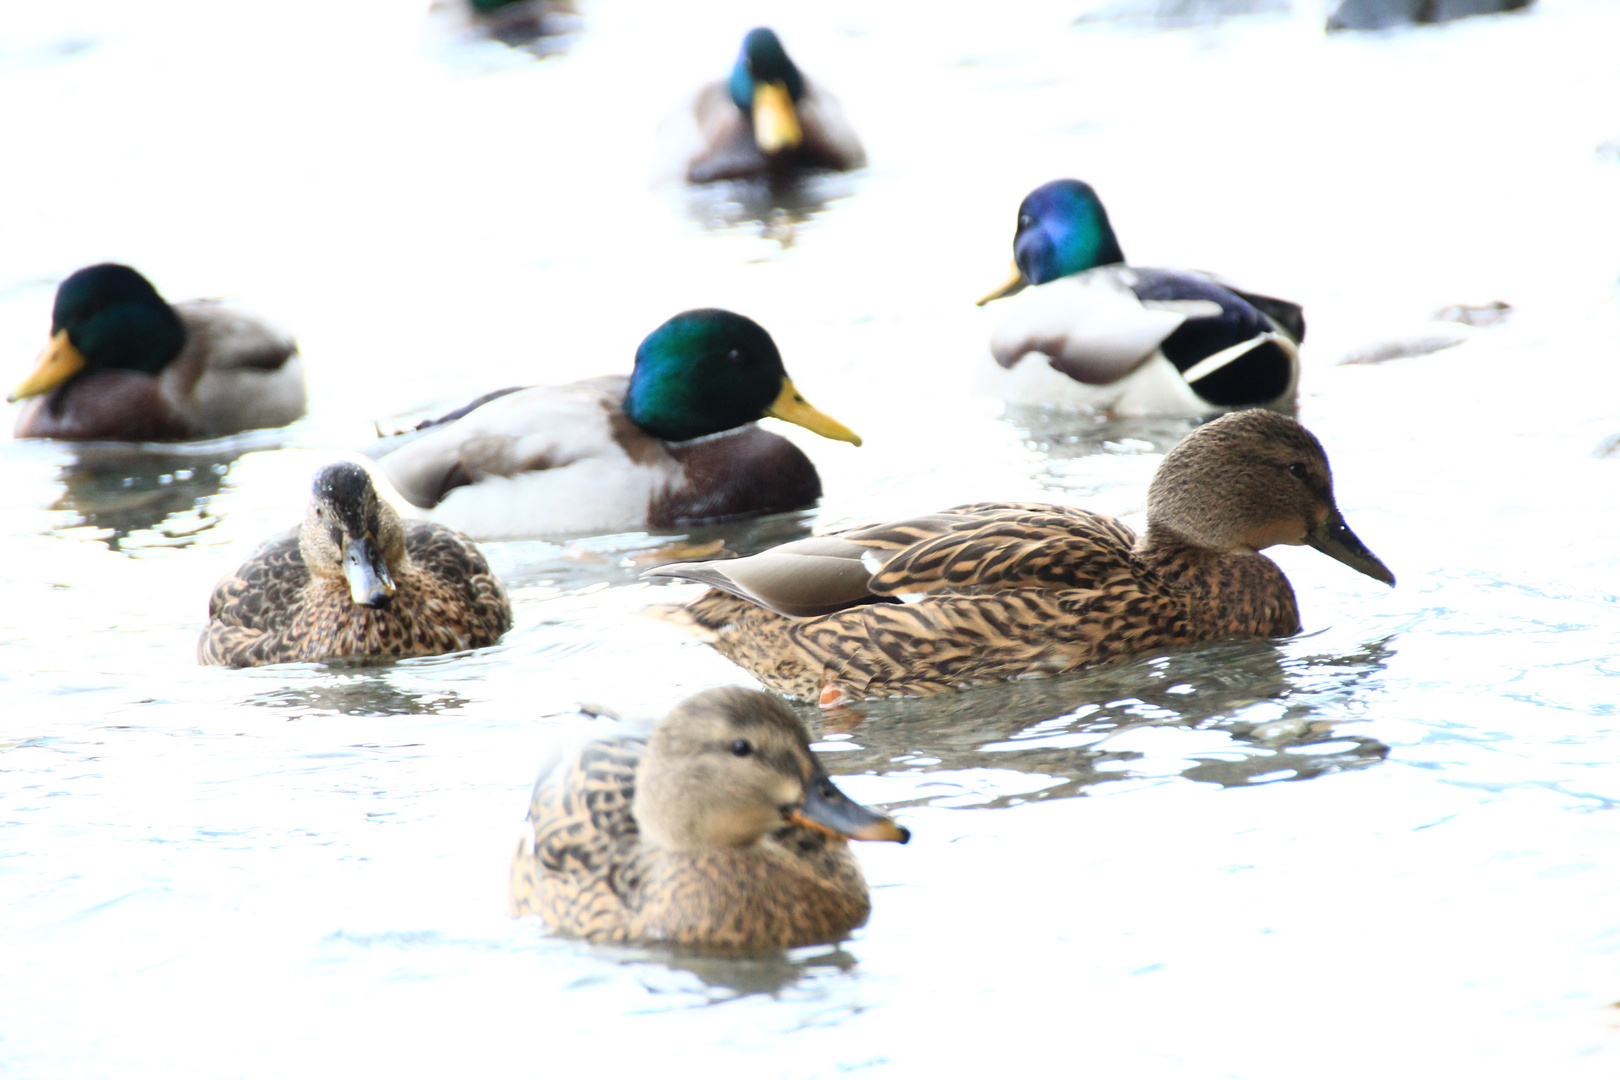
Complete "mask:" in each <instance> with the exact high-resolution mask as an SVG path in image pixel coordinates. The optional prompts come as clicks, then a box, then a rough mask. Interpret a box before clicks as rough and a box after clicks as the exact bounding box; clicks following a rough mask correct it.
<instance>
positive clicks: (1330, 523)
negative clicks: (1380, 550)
mask: <svg viewBox="0 0 1620 1080" xmlns="http://www.w3.org/2000/svg"><path fill="white" fill-rule="evenodd" d="M1305 542H1306V543H1307V544H1309V545H1310V546H1311V547H1313V548H1315V549H1316V550H1317V551H1320V552H1321V553H1322V554H1324V555H1326V556H1328V557H1329V558H1332V559H1337V560H1339V561H1340V562H1342V563H1344V565H1346V566H1348V567H1350V568H1351V569H1352V570H1359V571H1361V572H1362V573H1363V574H1366V575H1367V576H1368V577H1370V578H1372V579H1373V580H1375V581H1382V582H1383V583H1384V584H1385V585H1391V586H1393V585H1394V584H1395V575H1394V574H1392V573H1390V569H1389V567H1387V566H1385V565H1384V564H1383V562H1382V561H1381V560H1380V559H1379V558H1378V556H1376V555H1374V554H1373V553H1372V552H1371V551H1369V550H1368V549H1367V545H1366V544H1363V543H1362V542H1361V538H1360V537H1358V536H1357V535H1356V534H1355V533H1353V532H1351V531H1350V526H1348V525H1346V524H1345V523H1344V517H1343V515H1341V514H1340V513H1339V512H1338V511H1337V510H1335V511H1334V512H1333V513H1332V514H1330V515H1329V516H1328V518H1327V519H1326V520H1325V521H1323V522H1322V524H1321V525H1319V526H1317V527H1316V528H1315V529H1313V530H1312V531H1311V532H1309V533H1307V534H1306V535H1305Z"/></svg>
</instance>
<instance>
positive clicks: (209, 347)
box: [174, 300, 298, 371]
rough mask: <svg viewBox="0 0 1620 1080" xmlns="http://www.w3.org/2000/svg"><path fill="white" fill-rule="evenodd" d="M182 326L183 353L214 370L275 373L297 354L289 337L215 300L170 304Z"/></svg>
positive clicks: (293, 341) (266, 323)
mask: <svg viewBox="0 0 1620 1080" xmlns="http://www.w3.org/2000/svg"><path fill="white" fill-rule="evenodd" d="M174 310H175V312H176V314H178V315H179V316H180V321H181V322H183V323H184V324H185V327H186V350H187V352H188V353H191V354H193V355H196V356H199V357H202V358H204V361H205V363H206V366H207V367H209V368H212V369H213V370H215V371H236V370H248V371H279V370H281V368H282V366H283V365H285V364H286V363H287V361H288V360H290V359H292V358H293V357H294V356H296V355H297V353H298V342H297V341H296V340H294V338H293V336H292V335H291V334H289V333H287V332H286V331H284V330H281V329H279V328H278V327H275V326H272V325H271V324H270V323H268V322H266V321H265V320H263V319H261V318H259V317H258V316H256V315H249V314H247V313H245V312H241V311H237V310H235V309H234V308H231V307H229V306H227V305H225V304H222V303H220V302H219V301H218V300H186V301H183V302H181V303H178V304H176V305H174Z"/></svg>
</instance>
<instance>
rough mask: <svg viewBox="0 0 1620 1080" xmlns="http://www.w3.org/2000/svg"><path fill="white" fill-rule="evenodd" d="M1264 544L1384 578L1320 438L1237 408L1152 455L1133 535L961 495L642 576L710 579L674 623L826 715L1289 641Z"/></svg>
mask: <svg viewBox="0 0 1620 1080" xmlns="http://www.w3.org/2000/svg"><path fill="white" fill-rule="evenodd" d="M1275 544H1309V545H1310V546H1312V547H1314V548H1316V549H1317V550H1319V551H1321V552H1322V553H1323V554H1326V555H1328V556H1329V557H1331V558H1334V559H1337V560H1338V561H1340V562H1342V563H1344V564H1345V565H1347V566H1349V567H1351V568H1352V569H1355V570H1357V571H1359V572H1360V573H1363V574H1366V575H1367V576H1369V577H1372V578H1374V579H1375V580H1378V581H1382V582H1384V583H1385V584H1388V585H1393V584H1394V583H1395V576H1394V574H1392V573H1391V572H1390V570H1389V568H1388V567H1386V566H1385V565H1384V564H1383V563H1382V562H1380V561H1379V559H1378V557H1377V556H1375V555H1374V554H1373V553H1372V552H1371V551H1369V550H1368V549H1367V547H1366V545H1365V544H1363V543H1362V542H1361V540H1360V539H1359V538H1358V537H1356V535H1355V534H1354V533H1353V532H1351V531H1350V528H1349V526H1348V525H1346V524H1345V521H1344V517H1343V515H1342V514H1340V513H1339V510H1338V507H1337V505H1336V504H1335V502H1334V498H1333V482H1332V474H1331V472H1330V470H1329V468H1328V462H1327V455H1326V454H1325V453H1324V451H1323V450H1322V446H1321V443H1319V442H1318V441H1317V439H1316V437H1315V436H1314V435H1312V434H1311V433H1310V432H1309V431H1307V430H1306V429H1305V428H1304V427H1302V426H1300V424H1299V423H1298V422H1296V421H1294V420H1292V419H1289V418H1288V417H1285V416H1281V415H1279V414H1277V413H1273V412H1268V411H1265V410H1262V409H1251V410H1247V411H1243V412H1235V413H1229V414H1227V415H1225V416H1222V417H1220V418H1218V419H1216V420H1212V421H1210V422H1209V423H1208V424H1205V425H1204V426H1202V427H1200V428H1198V429H1196V430H1195V431H1193V432H1192V433H1190V434H1189V435H1188V436H1187V437H1186V438H1184V439H1183V440H1182V441H1181V442H1180V443H1178V444H1177V445H1176V446H1175V447H1174V448H1173V449H1172V450H1171V451H1170V453H1169V454H1167V455H1166V456H1165V460H1164V462H1163V463H1162V464H1161V465H1160V466H1159V468H1158V470H1157V471H1156V472H1155V473H1154V477H1153V481H1152V483H1151V485H1150V486H1149V489H1148V529H1147V533H1146V535H1145V536H1143V537H1141V538H1140V539H1138V538H1137V537H1136V535H1135V534H1134V533H1132V532H1131V530H1130V529H1128V528H1126V527H1125V526H1124V525H1122V524H1120V523H1119V522H1117V521H1115V520H1113V519H1112V518H1107V517H1103V516H1101V515H1099V514H1093V513H1090V512H1088V511H1086V510H1080V509H1076V508H1073V507H1066V506H1051V505H1044V504H1039V503H973V504H969V505H966V506H958V507H955V508H953V509H950V510H946V511H943V512H941V513H938V514H929V515H925V516H923V517H917V518H912V519H910V520H907V521H901V522H895V523H891V524H887V525H879V526H875V527H872V528H866V529H857V530H854V531H851V532H845V533H840V534H836V535H833V536H826V537H812V538H810V539H808V540H801V541H794V542H793V543H789V544H784V545H782V546H780V547H778V548H773V549H771V550H769V551H764V552H761V553H760V554H758V555H752V556H749V557H747V558H743V559H738V560H735V561H734V562H729V563H725V564H705V563H687V564H671V565H667V566H662V567H658V568H657V569H654V570H650V571H648V572H647V574H648V576H653V577H684V578H689V579H692V580H695V581H701V582H704V583H705V584H708V585H711V586H715V588H713V589H712V590H711V591H710V592H708V593H706V594H704V595H703V596H701V597H699V598H698V599H697V600H695V601H693V602H692V603H690V604H688V605H686V606H685V608H684V609H682V613H681V614H682V616H683V618H684V619H685V620H686V621H688V623H689V624H690V625H692V626H694V627H695V628H697V629H698V630H700V631H701V632H702V635H703V637H704V640H705V641H707V642H708V643H709V644H711V645H713V646H714V647H715V648H716V649H718V650H719V651H720V652H721V653H722V654H723V655H725V656H727V657H729V658H730V659H732V660H733V661H735V662H736V663H738V664H741V665H742V666H743V667H746V668H748V669H749V670H750V671H752V672H753V673H754V674H755V675H756V676H757V677H758V678H759V679H760V681H762V682H763V683H765V685H766V686H769V687H770V688H771V689H773V690H777V691H779V692H781V693H784V694H791V695H795V696H798V697H806V698H808V697H817V696H819V697H820V699H821V701H822V703H823V704H831V703H834V702H837V701H841V700H850V699H859V698H863V697H886V696H897V695H906V694H932V693H938V692H941V691H945V690H953V689H959V688H961V687H965V686H971V685H973V684H975V683H982V682H989V681H993V680H998V679H1011V678H1017V677H1019V676H1024V675H1038V674H1047V673H1052V672H1059V671H1068V670H1070V669H1072V668H1077V667H1084V666H1088V665H1092V664H1102V663H1107V662H1109V661H1111V660H1115V659H1118V658H1120V657H1123V656H1129V655H1132V654H1135V653H1141V652H1145V651H1149V650H1156V649H1164V648H1171V647H1176V646H1182V645H1191V644H1195V643H1197V642H1203V641H1212V640H1215V639H1217V638H1226V637H1276V636H1281V635H1286V634H1293V633H1297V632H1298V630H1299V609H1298V606H1297V605H1296V603H1295V600H1294V590H1293V588H1292V587H1291V586H1290V585H1289V584H1288V579H1287V578H1286V577H1285V576H1284V575H1283V573H1282V571H1281V570H1280V569H1278V567H1277V565H1276V564H1275V563H1273V562H1272V561H1271V560H1270V559H1267V558H1266V557H1265V556H1264V555H1261V554H1260V553H1259V552H1260V550H1261V549H1263V548H1266V547H1270V546H1272V545H1275ZM895 600H899V601H901V602H900V603H894V602H893V601H895ZM885 601H887V602H885Z"/></svg>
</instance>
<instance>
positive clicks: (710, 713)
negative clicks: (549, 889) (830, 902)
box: [631, 686, 911, 851]
mask: <svg viewBox="0 0 1620 1080" xmlns="http://www.w3.org/2000/svg"><path fill="white" fill-rule="evenodd" d="M631 812H632V813H633V814H634V815H635V819H636V824H637V826H638V827H639V828H640V830H641V835H642V838H643V839H644V840H646V841H647V842H649V843H652V844H654V845H656V846H658V847H662V848H665V849H668V850H673V851H701V850H704V849H713V848H728V847H746V846H747V845H749V844H753V843H755V842H756V841H758V840H759V839H761V838H762V837H764V836H766V835H768V834H770V833H772V832H775V831H776V830H777V829H780V828H782V827H783V826H784V825H789V824H794V825H803V826H807V827H809V828H812V829H816V830H818V831H820V832H824V833H829V834H832V835H834V836H841V837H848V838H851V839H855V840H894V841H898V842H899V843H902V844H903V843H905V842H906V841H907V840H909V839H911V833H910V832H909V831H908V830H906V829H905V828H903V827H901V826H899V825H896V824H895V823H894V822H893V821H892V820H890V819H889V818H887V817H884V816H883V815H882V814H877V813H874V812H873V811H871V810H868V809H866V808H865V807H864V806H861V805H860V804H859V803H856V802H854V801H852V800H851V799H849V798H848V797H847V796H846V795H844V793H843V792H841V791H839V790H838V788H837V787H835V786H834V785H833V782H832V781H831V780H830V779H828V777H827V773H826V771H825V770H824V769H822V767H821V764H820V763H819V762H818V761H817V760H816V757H815V755H814V754H813V753H811V751H810V740H809V739H808V737H807V736H806V735H805V731H804V725H803V724H801V723H799V720H798V718H797V717H795V716H794V715H793V714H792V713H791V712H789V711H788V709H787V706H785V705H783V704H782V702H780V701H779V700H777V699H776V698H774V697H771V696H770V695H769V694H764V693H761V692H760V691H758V690H744V689H741V688H740V687H735V686H728V687H720V688H717V689H713V690H705V691H703V692H702V693H700V694H696V695H694V696H693V697H690V698H688V699H686V700H685V701H683V702H681V704H679V705H677V706H676V707H675V709H674V711H672V712H671V713H670V714H669V715H668V716H666V717H664V719H662V720H660V721H659V722H658V725H657V726H656V727H655V728H654V729H653V732H652V736H651V738H649V739H648V741H647V750H646V752H645V754H644V755H643V756H642V759H641V763H640V765H639V766H638V767H637V769H636V794H635V800H634V802H633V803H632V805H631Z"/></svg>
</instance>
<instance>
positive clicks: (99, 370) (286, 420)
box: [7, 263, 304, 440]
mask: <svg viewBox="0 0 1620 1080" xmlns="http://www.w3.org/2000/svg"><path fill="white" fill-rule="evenodd" d="M23 398H35V399H36V400H35V401H34V402H32V403H31V404H30V405H29V406H28V407H27V408H25V409H24V410H23V412H22V414H21V415H20V416H18V417H17V427H16V435H17V437H18V438H29V437H38V438H49V439H79V440H88V439H127V440H167V439H200V438H207V437H211V436H217V435H234V434H236V433H237V432H239V431H247V430H250V429H252V428H265V427H280V426H281V425H283V424H290V423H292V422H293V421H294V420H296V419H298V418H299V417H300V416H302V415H304V364H303V361H302V360H301V359H299V356H298V346H297V345H296V344H294V342H293V340H292V338H290V337H288V336H287V335H285V334H283V333H281V332H280V331H277V330H274V329H272V328H271V327H270V326H268V325H266V324H265V323H263V322H261V321H259V320H258V319H255V318H253V317H251V316H248V315H244V314H242V313H241V312H237V311H232V310H231V309H229V308H227V307H223V306H221V305H220V304H219V303H218V302H216V301H212V300H191V301H187V302H186V303H182V304H176V305H175V306H173V307H170V306H169V305H168V304H167V303H165V302H164V300H163V297H161V296H159V295H158V291H157V290H156V289H154V288H153V287H152V283H151V282H149V281H147V280H146V279H145V278H144V277H142V276H141V275H140V274H138V273H136V272H135V271H134V270H132V269H130V268H129V267H127V266H119V265H117V264H116V263H101V264H99V265H96V266H87V267H85V268H84V269H83V270H78V271H75V272H74V273H72V274H70V275H69V276H68V277H67V279H66V280H65V281H63V282H62V284H61V285H60V286H58V287H57V290H56V304H55V306H54V307H53V308H52V310H51V342H50V344H49V345H47V346H46V347H45V351H44V352H42V353H41V354H40V357H39V364H38V366H37V367H36V368H35V369H34V373H33V374H32V375H30V376H29V377H28V378H27V379H25V380H24V381H23V383H22V385H21V386H19V387H17V389H16V390H14V391H12V393H11V397H9V398H8V399H7V400H8V401H21V400H22V399H23Z"/></svg>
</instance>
